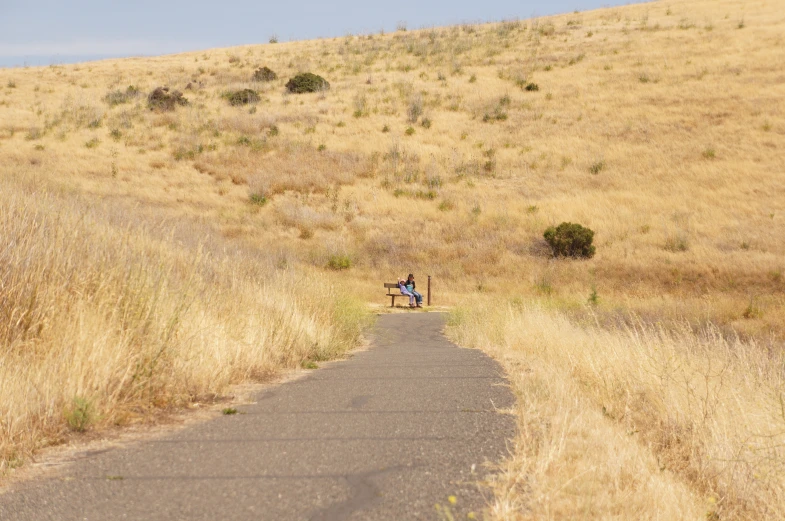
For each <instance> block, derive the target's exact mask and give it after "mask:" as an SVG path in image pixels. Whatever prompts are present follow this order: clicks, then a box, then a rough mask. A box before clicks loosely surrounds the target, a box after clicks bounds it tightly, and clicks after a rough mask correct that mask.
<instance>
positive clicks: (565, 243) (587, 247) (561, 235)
mask: <svg viewBox="0 0 785 521" xmlns="http://www.w3.org/2000/svg"><path fill="white" fill-rule="evenodd" d="M543 237H545V240H546V241H547V242H548V244H549V245H550V247H551V250H553V256H554V257H573V258H577V257H584V258H587V259H590V258H592V257H593V256H594V252H595V248H594V246H592V241H593V240H594V232H593V231H592V230H590V229H589V228H584V227H583V226H581V225H580V224H577V223H567V222H564V223H561V224H560V225H559V226H556V227H555V228H554V227H553V226H551V227H550V228H548V229H547V230H545V233H544V234H543Z"/></svg>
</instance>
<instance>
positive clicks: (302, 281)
mask: <svg viewBox="0 0 785 521" xmlns="http://www.w3.org/2000/svg"><path fill="white" fill-rule="evenodd" d="M781 63H785V10H783V9H782V5H781V3H780V2H777V1H770V0H759V1H752V2H741V1H739V0H720V1H708V0H689V1H671V0H663V1H657V2H653V3H647V4H640V5H631V6H625V7H620V8H612V9H602V10H597V11H590V12H583V13H570V14H565V15H561V16H554V17H547V18H540V19H531V20H525V21H523V20H521V21H517V20H516V21H507V22H501V23H495V24H484V25H478V24H465V25H462V26H456V27H447V28H433V29H424V30H417V31H403V30H401V31H397V32H395V33H392V34H366V35H347V36H346V37H342V38H335V39H330V40H314V41H302V42H291V43H277V44H264V45H250V46H243V47H235V48H230V49H214V50H209V51H201V52H194V53H186V54H181V55H174V56H164V57H159V58H136V59H124V60H107V61H102V62H94V63H89V64H80V65H62V66H51V67H42V68H25V69H0V165H2V170H3V171H2V175H3V178H4V180H3V186H2V195H0V198H2V201H3V204H2V207H1V208H0V210H2V212H3V213H2V215H1V217H2V219H3V223H2V237H3V243H2V245H0V247H2V248H4V249H3V250H0V252H2V255H3V256H5V257H4V258H3V263H2V264H0V269H2V270H6V271H7V273H6V272H4V273H3V281H4V282H3V283H4V284H5V285H4V286H3V287H2V291H3V293H2V295H0V296H1V297H2V298H3V299H5V300H4V301H3V305H4V308H3V311H2V312H3V313H8V315H7V317H6V316H5V315H4V320H6V318H8V320H7V322H8V323H9V324H11V327H10V328H9V329H8V332H3V335H4V337H3V338H4V340H3V342H4V344H3V348H4V350H5V351H4V354H3V355H2V356H4V357H5V358H4V359H3V360H2V362H3V363H2V364H0V368H2V369H0V371H9V374H13V375H14V376H13V377H10V376H9V377H7V378H0V382H2V384H0V385H2V386H3V387H2V397H3V398H2V403H0V407H3V415H2V416H0V418H5V417H14V418H17V417H18V418H20V419H19V420H14V422H16V423H14V422H12V423H10V424H9V423H3V424H2V427H3V429H4V431H3V434H2V436H3V438H2V440H1V441H0V443H3V445H2V447H3V458H4V461H5V462H6V463H4V464H5V465H7V464H8V463H7V462H9V461H12V460H13V458H17V457H21V456H15V455H27V454H29V453H30V451H31V450H32V449H34V448H35V447H37V446H40V445H42V444H46V443H48V442H50V441H47V440H52V439H53V436H54V438H56V437H57V436H56V433H57V432H62V429H65V428H66V427H67V423H68V422H67V420H68V419H69V418H71V419H72V420H73V418H74V416H73V414H74V412H73V411H74V409H75V406H74V402H73V400H74V397H80V399H81V398H84V397H85V396H87V397H90V399H91V400H94V401H95V402H96V404H97V405H96V407H97V408H98V409H99V410H100V413H101V414H102V415H104V416H105V417H106V418H107V420H106V421H111V420H112V419H113V418H121V417H122V416H123V415H124V414H128V411H129V410H132V408H133V407H140V406H151V405H156V404H158V402H159V401H160V402H161V403H162V404H166V403H185V402H187V401H188V400H189V399H193V397H194V396H196V395H198V394H199V393H205V392H207V393H219V392H221V390H222V389H225V386H226V385H228V384H229V383H230V382H237V381H242V380H243V379H246V378H249V377H250V378H252V377H254V375H253V374H250V373H254V372H255V371H260V369H259V367H262V368H263V370H261V372H263V373H264V372H267V371H273V370H275V369H276V368H278V367H281V366H282V365H292V364H296V363H299V362H300V361H302V360H303V359H306V358H308V357H311V356H314V354H313V352H312V351H310V349H311V348H309V347H308V346H311V345H318V346H322V347H319V348H316V351H317V352H320V350H321V349H326V348H325V347H324V346H328V345H329V346H333V347H330V348H329V349H327V351H328V353H326V354H324V356H328V355H330V354H333V353H338V352H341V351H342V350H344V349H345V348H346V347H347V346H349V345H351V343H352V342H353V341H354V339H356V335H357V331H358V328H359V327H360V324H361V323H362V318H361V316H360V315H359V314H358V312H357V311H356V310H355V308H354V307H353V305H352V304H350V303H348V302H349V301H346V300H344V299H343V298H338V299H335V298H333V297H334V292H335V291H338V293H340V294H344V293H346V294H352V295H354V296H355V297H356V298H359V299H360V300H367V301H372V302H378V303H381V302H383V297H382V293H383V290H381V282H382V281H383V280H388V279H393V278H394V277H395V276H396V275H405V274H406V273H408V272H414V273H416V274H417V275H418V282H420V284H419V286H422V285H423V282H424V276H425V275H426V274H432V275H433V276H434V283H435V286H434V290H435V297H436V303H438V304H447V305H450V304H456V303H466V302H467V300H468V299H472V301H476V302H478V303H481V304H478V305H477V306H473V307H472V308H470V309H464V310H463V311H459V312H457V313H456V314H455V315H454V324H453V327H452V328H451V332H452V333H451V334H452V335H453V336H455V338H457V339H458V340H460V341H461V342H464V343H466V344H467V345H472V346H480V347H483V348H485V349H487V350H489V352H492V353H494V354H495V355H496V356H497V357H499V358H500V359H501V360H502V361H504V362H505V363H506V364H507V367H508V369H509V372H510V376H511V378H512V380H513V383H514V385H515V386H516V389H517V390H518V392H519V398H520V400H519V412H520V417H521V421H520V423H521V436H520V439H519V440H518V445H517V449H516V452H515V454H514V456H513V457H512V458H511V459H510V460H509V461H508V462H507V467H506V470H505V472H504V473H503V475H502V477H501V478H500V480H499V482H498V483H497V485H498V487H497V492H498V494H497V501H496V503H495V504H494V507H493V508H494V513H495V515H496V516H497V517H498V518H501V519H507V518H516V517H520V518H524V519H526V518H530V519H542V518H546V519H568V518H575V517H581V518H586V519H607V518H618V519H629V518H641V519H678V518H684V519H696V518H700V517H704V516H706V515H709V516H710V518H712V519H764V518H771V519H776V518H781V517H782V516H783V508H784V507H783V505H785V500H784V499H783V497H782V494H783V490H782V483H783V482H785V479H783V474H782V465H783V463H782V461H783V458H782V456H783V455H782V453H781V448H779V445H778V443H779V444H781V443H782V440H781V439H780V438H777V436H780V437H781V435H782V432H783V423H782V422H783V420H782V417H781V414H780V412H778V411H780V410H781V409H778V408H777V407H778V406H777V404H778V403H779V404H780V405H781V403H782V402H781V401H782V398H781V397H782V392H783V382H782V379H781V367H782V358H781V353H782V341H783V334H784V333H785V274H784V273H783V270H785V241H783V240H782V238H783V237H785V210H784V209H783V201H785V156H784V155H783V150H785V120H784V119H783V109H785V75H783V72H782V70H781V67H780V66H779V64H781ZM259 66H268V67H270V68H271V69H273V70H274V71H276V72H277V73H278V75H279V78H278V79H277V80H275V81H273V82H269V83H256V82H252V81H251V77H252V74H253V72H254V70H255V69H256V68H257V67H259ZM301 71H311V72H314V73H318V74H320V75H322V76H324V77H325V78H326V79H327V80H328V81H330V83H331V88H330V89H329V90H327V91H323V92H320V93H314V94H305V95H292V94H288V93H287V92H286V90H285V88H284V84H285V83H286V81H287V80H288V78H290V77H291V76H293V75H294V74H296V73H297V72H301ZM532 84H534V85H536V86H537V89H536V90H535V89H534V87H528V89H529V90H527V86H529V85H532ZM131 85H133V86H134V88H135V89H138V94H136V93H135V92H136V91H134V90H131V91H128V90H127V89H128V87H129V86H131ZM158 86H168V87H170V88H171V89H179V90H181V91H182V92H183V93H184V95H185V97H186V98H188V100H189V105H188V106H184V107H178V108H177V109H176V110H175V111H173V112H165V113H161V112H156V111H150V110H149V109H148V107H147V103H146V95H147V94H148V93H149V92H151V91H152V90H153V89H154V88H156V87H158ZM243 88H250V89H253V90H255V91H257V92H258V93H259V95H260V97H261V100H260V102H259V103H256V104H250V105H245V106H240V107H234V106H231V105H230V104H229V103H228V102H227V100H226V99H225V97H224V94H226V93H227V92H229V91H232V90H237V89H243ZM562 221H572V222H579V223H581V224H583V225H586V226H588V227H590V228H592V229H593V230H595V232H596V235H595V244H596V246H597V254H596V256H595V257H594V258H592V259H590V260H585V261H565V260H554V259H552V258H551V257H550V255H549V251H548V247H547V245H546V244H545V243H544V241H543V239H542V233H543V231H544V230H545V228H546V227H548V226H549V225H552V224H558V223H560V222H562ZM39 223H41V224H39ZM172 230H180V231H172ZM183 230H184V231H183ZM74 231H76V232H78V233H75V232H74ZM15 236H19V237H20V239H19V240H15V242H14V241H7V240H6V237H15ZM25 237H27V239H24V238H25ZM58 241H59V242H58ZM17 244H24V245H25V246H24V247H23V248H22V247H20V246H17ZM105 244H106V246H104V245H105ZM205 245H206V246H205ZM203 251H206V252H208V253H209V254H201V253H200V252H203ZM61 252H62V253H61ZM6 257H7V258H8V259H10V260H9V261H6V260H5V258H6ZM194 259H196V261H194ZM72 274H73V275H72ZM6 281H16V282H14V283H13V284H10V283H8V282H6ZM159 281H163V282H159ZM82 284H85V285H84V286H83V285H82ZM8 288H11V289H8ZM30 288H35V289H33V290H31V289H30ZM211 288H215V289H214V290H213V289H211ZM335 288H340V289H338V290H336V289H335ZM185 289H187V290H189V291H184V290H185ZM94 292H97V293H95V295H96V296H95V297H94V296H93V295H94ZM31 294H32V295H34V296H35V299H34V300H31V297H30V295H31ZM193 295H197V297H193ZM590 295H592V296H593V298H592V299H591V303H589V304H587V299H588V298H589V296H590ZM137 301H138V302H137ZM159 301H160V302H159ZM9 302H10V304H8V303H9ZM186 304H188V305H187V306H186ZM124 306H126V307H128V311H123V310H124V309H126V308H125V307H124ZM134 306H141V308H138V309H137V308H136V307H134ZM183 306H185V308H186V310H187V313H185V314H184V315H182V317H181V313H180V311H179V310H180V309H181V307H183ZM6 308H7V309H8V310H9V311H6ZM28 308H29V309H34V310H39V308H40V311H36V313H41V315H40V316H45V317H46V319H45V320H42V321H40V322H35V323H34V324H36V325H35V327H33V326H32V325H27V322H26V321H27V320H28V319H27V318H23V317H25V316H27V315H25V313H27V312H26V311H25V310H26V309H28ZM251 309H252V310H254V311H253V312H250V314H249V311H248V310H251ZM259 310H265V311H259ZM266 310H273V311H270V312H269V313H271V316H272V317H273V318H271V319H270V320H271V322H272V323H271V324H270V325H269V327H270V329H269V331H270V333H269V334H270V335H272V334H273V333H271V332H276V334H281V335H284V339H283V340H280V341H279V340H276V339H271V338H269V337H268V336H266V335H268V332H266V331H268V330H267V329H265V328H264V327H262V326H264V325H266V324H267V319H266V315H267V313H268V311H266ZM44 311H46V313H48V314H46V313H44ZM82 312H84V313H86V316H87V317H89V318H85V319H84V320H74V317H76V316H81V315H78V313H82ZM289 313H292V314H294V315H296V317H295V318H292V316H291V315H289ZM129 314H130V315H129ZM127 316H132V317H134V318H133V320H132V321H131V322H126V320H127V319H126V318H123V317H127ZM170 321H175V322H176V323H177V327H176V328H175V329H176V330H177V331H179V332H180V333H179V335H175V336H176V338H177V342H175V344H173V347H171V348H170V347H169V346H170V336H168V335H171V333H170V326H168V325H167V324H169V323H170ZM201 321H206V325H204V326H201V325H199V324H201ZM277 321H282V322H281V324H284V325H282V326H280V327H278V326H276V325H275V324H276V323H277ZM148 323H149V325H147V324H148ZM31 324H33V323H31ZM83 324H85V325H83ZM481 325H482V327H481ZM3 327H5V326H3ZM39 327H40V331H39V329H38V328H39ZM260 328H261V329H260ZM323 329H324V331H325V332H322V331H323ZM59 331H70V333H69V335H71V336H68V335H64V336H60V337H58V336H57V335H55V334H54V332H59ZM47 335H49V336H47ZM140 335H141V336H140ZM145 335H151V336H150V337H148V336H145ZM257 335H261V337H262V340H259V339H258V338H257ZM319 335H327V336H326V337H320V336H319ZM6 337H7V339H8V340H6ZM236 337H239V338H240V339H241V341H240V342H239V344H237V345H235V340H236ZM149 338H152V340H149ZM304 338H305V339H307V340H305V341H304V340H303V339H304ZM78 339H79V340H78ZM190 342H196V344H197V345H196V346H193V345H191V344H190ZM93 344H95V345H94V346H93V347H90V346H91V345H93ZM116 345H119V346H121V349H120V350H119V352H121V353H131V354H130V355H129V354H118V353H115V349H116V348H115V346H116ZM163 345H166V346H167V348H166V350H165V351H166V352H167V353H169V352H171V355H170V358H167V362H166V364H159V363H158V361H157V358H156V356H155V353H156V352H157V351H156V349H160V348H161V346H163ZM238 345H239V346H241V347H238ZM6 346H7V347H6ZM33 346H34V348H33ZM69 346H70V347H69ZM75 346H78V349H79V350H80V351H79V354H78V356H74V355H72V354H71V351H70V350H71V349H76V347H75ZM156 346H158V347H156ZM238 349H239V350H240V352H238V353H237V354H236V355H234V354H233V355H231V356H229V355H227V352H231V353H235V350H238ZM227 350H228V351H227ZM194 353H198V355H194ZM262 355H263V356H262ZM192 356H193V358H192ZM319 356H322V355H319ZM118 357H119V360H118V361H117V362H116V363H115V362H111V360H113V359H115V358H118ZM257 357H260V358H257ZM64 359H66V360H81V362H79V364H78V365H67V364H66V365H62V364H61V361H62V360H64ZM204 360H212V361H213V362H211V363H210V364H207V365H208V366H209V367H203V366H204V364H203V362H204ZM259 360H262V361H263V362H260V361H259ZM129 361H130V362H129ZM140 361H141V362H140ZM129 363H130V364H132V365H128V364H129ZM150 363H152V364H153V365H154V367H155V368H156V371H158V368H160V367H165V369H162V370H161V372H157V373H156V372H155V371H153V372H152V373H151V374H154V375H155V378H152V377H151V378H149V379H148V380H149V381H148V380H144V379H143V380H144V385H142V389H143V391H144V393H148V394H140V393H142V391H141V390H139V389H137V387H136V386H138V385H141V384H137V381H138V379H139V378H140V376H138V375H137V373H138V371H139V369H138V367H143V368H144V367H147V365H149V364H150ZM92 364H98V365H100V366H103V369H101V370H100V371H96V370H94V369H93V367H92ZM118 364H119V365H118ZM133 364H137V365H133ZM138 364H141V365H138ZM145 364H147V365H145ZM259 364H261V366H259ZM21 367H26V369H24V370H22V369H20V368H21ZM27 367H31V368H30V369H27ZM248 367H255V368H256V369H250V370H249V369H248ZM38 368H40V371H39V369H38ZM36 371H39V372H37V373H36ZM58 371H60V372H63V371H65V372H67V373H68V374H64V375H62V378H65V382H66V383H65V384H63V385H62V386H60V385H59V384H55V383H54V382H52V381H49V380H46V378H47V375H48V374H59V373H58ZM145 371H148V369H144V370H142V373H140V374H146V373H145ZM150 371H152V370H150ZM213 372H216V373H219V374H220V375H222V377H221V378H217V377H215V376H214V375H213ZM36 374H37V375H38V376H37V378H40V379H41V380H39V381H40V382H41V383H40V386H43V387H36V386H35V385H33V384H28V382H33V381H35V378H36V376H35V375H36ZM31 375H32V376H31ZM0 376H5V374H3V375H0ZM88 376H89V378H88ZM214 381H217V382H218V384H216V385H214V384H212V383H211V382H214ZM45 382H48V383H46V385H45ZM96 386H97V388H98V389H99V391H100V392H99V391H95V390H94V389H95V388H96ZM145 386H146V387H145ZM60 387H62V390H61V389H60ZM33 388H35V389H36V390H34V391H33V390H30V389H33ZM40 388H43V389H45V392H42V391H40V390H39V389H40ZM88 391H89V392H88ZM8 397H13V399H9V398H8ZM17 397H18V398H17ZM80 403H81V402H80ZM140 404H141V405H140ZM6 409H7V410H8V411H14V412H13V414H14V415H15V416H6V414H5V411H6ZM76 409H78V408H76ZM63 411H65V412H66V414H63ZM72 423H73V422H72ZM38 425H41V426H42V427H41V428H40V429H39V427H37V426H38ZM30 426H36V427H35V429H37V430H30V429H31V427H30ZM57 429H61V430H60V431H58V430H57ZM27 431H30V432H32V434H29V435H28V434H24V432H27ZM52 433H55V434H52ZM606 482H607V483H612V484H613V486H612V487H606V486H604V485H605V484H606Z"/></svg>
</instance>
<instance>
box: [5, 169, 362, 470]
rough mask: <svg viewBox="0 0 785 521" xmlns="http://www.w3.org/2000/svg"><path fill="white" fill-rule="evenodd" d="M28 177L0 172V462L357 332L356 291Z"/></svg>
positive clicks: (249, 375) (334, 345) (204, 393)
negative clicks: (351, 294)
mask: <svg viewBox="0 0 785 521" xmlns="http://www.w3.org/2000/svg"><path fill="white" fill-rule="evenodd" d="M34 184H35V185H36V186H32V185H31V184H29V183H26V182H22V183H19V182H14V181H11V180H9V179H3V180H2V181H0V187H1V188H0V233H1V234H2V237H3V241H4V244H3V247H2V249H0V342H1V343H2V344H1V345H2V350H1V351H0V396H2V400H0V472H3V471H5V470H7V469H8V468H9V467H10V468H13V467H14V466H17V465H20V464H21V463H22V462H23V461H24V460H25V459H27V457H28V456H30V454H31V453H32V452H33V451H35V450H36V449H38V448H40V447H43V446H46V445H50V444H53V443H57V442H58V441H60V440H61V439H62V438H63V436H64V433H66V432H67V431H68V430H77V431H81V430H85V429H87V428H92V427H95V426H100V425H106V424H118V425H122V424H126V423H129V422H133V421H137V420H139V419H144V413H145V412H146V411H147V410H149V409H150V408H152V407H156V408H161V407H171V406H182V405H185V404H187V403H189V402H191V401H195V400H205V399H207V400H209V399H211V397H214V396H217V395H220V393H222V392H224V391H225V390H226V389H227V387H228V386H229V385H230V384H233V383H239V382H244V381H249V380H259V379H262V378H266V377H268V376H270V375H272V374H274V373H275V372H276V371H279V370H280V369H281V368H286V367H297V366H299V365H300V364H301V363H303V362H305V361H308V360H320V359H328V358H333V357H335V356H338V355H340V354H341V353H343V352H344V351H345V350H346V349H348V348H350V347H352V346H353V345H354V344H355V342H356V340H357V336H358V335H359V331H360V328H361V326H362V323H363V320H364V319H363V317H364V316H365V313H364V311H363V307H362V305H361V304H359V303H358V302H355V301H352V300H349V299H347V298H345V297H344V296H343V294H342V293H340V292H336V291H335V290H334V289H333V288H331V287H330V286H329V285H328V284H327V283H325V282H323V281H321V280H319V279H318V278H317V277H315V276H313V275H309V274H307V273H303V272H302V271H299V272H297V273H295V272H292V271H291V270H287V269H280V268H277V267H276V266H275V264H274V263H275V262H276V258H275V256H272V255H270V256H266V257H262V256H260V255H259V253H258V252H256V251H248V250H247V249H246V250H243V249H242V248H238V247H236V246H235V247H232V246H230V245H228V244H224V243H223V241H222V240H220V238H215V237H211V236H209V235H207V236H205V235H204V232H205V230H204V229H203V228H202V227H199V226H194V225H192V224H189V223H183V222H177V221H176V220H171V219H161V217H160V216H157V218H156V217H154V216H151V217H148V218H145V217H144V216H143V215H141V214H137V215H136V218H137V219H138V220H137V221H136V222H133V223H132V222H129V221H128V220H127V217H128V212H129V210H130V209H129V208H127V207H125V206H123V205H110V204H108V203H101V204H98V205H96V204H94V203H93V204H91V203H89V202H88V201H87V200H85V199H84V198H82V197H79V196H73V195H71V196H65V195H61V194H56V193H52V192H51V191H49V190H47V189H46V188H44V187H42V186H38V185H40V184H41V183H39V182H37V181H36V182H35V183H34Z"/></svg>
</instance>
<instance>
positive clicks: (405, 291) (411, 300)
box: [398, 277, 414, 308]
mask: <svg viewBox="0 0 785 521" xmlns="http://www.w3.org/2000/svg"><path fill="white" fill-rule="evenodd" d="M398 288H399V289H400V290H401V295H406V296H407V297H409V307H410V308H413V307H414V295H413V294H412V292H411V291H409V290H408V289H407V288H406V281H405V280H403V279H402V278H400V277H398Z"/></svg>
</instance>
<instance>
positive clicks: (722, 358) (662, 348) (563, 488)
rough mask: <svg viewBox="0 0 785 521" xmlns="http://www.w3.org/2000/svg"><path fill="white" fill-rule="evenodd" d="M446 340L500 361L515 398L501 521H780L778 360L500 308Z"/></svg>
mask: <svg viewBox="0 0 785 521" xmlns="http://www.w3.org/2000/svg"><path fill="white" fill-rule="evenodd" d="M449 331H450V334H451V335H452V336H453V337H454V338H455V339H456V340H457V341H459V342H461V343H462V344H464V345H470V346H475V347H482V348H485V349H488V350H489V351H490V352H492V353H493V354H495V356H497V357H498V358H500V359H501V360H502V361H503V362H504V363H505V364H506V365H507V368H508V369H509V373H510V376H511V379H512V380H513V385H514V387H515V389H516V391H517V392H518V393H519V397H520V399H519V415H520V427H521V432H520V437H519V440H518V445H517V449H516V452H515V455H514V456H513V458H512V459H511V460H510V462H508V464H507V466H506V467H505V472H504V474H503V476H502V477H501V478H500V481H499V482H498V483H497V486H498V492H499V494H498V495H497V501H496V503H495V505H494V509H495V512H496V518H497V519H542V518H545V517H548V518H556V519H569V518H574V517H578V516H580V517H581V518H583V519H606V518H608V517H618V518H622V519H696V517H699V516H702V515H703V516H706V517H707V518H709V519H782V518H783V517H785V466H784V465H783V461H785V408H783V396H785V395H784V394H783V393H785V379H784V378H783V374H782V369H781V368H782V365H783V362H785V359H784V358H783V353H782V352H781V351H771V350H767V349H765V348H764V346H763V345H759V344H757V343H756V342H754V341H742V340H740V339H739V338H738V337H733V336H731V337H727V336H724V335H722V334H721V333H720V332H719V331H718V330H717V329H716V328H714V327H712V326H708V327H706V328H704V329H702V330H699V331H694V330H692V329H691V328H689V327H678V326H673V325H672V326H670V327H666V326H664V325H661V324H646V323H643V322H642V321H639V320H637V319H635V318H634V317H631V318H630V320H629V321H628V322H627V325H617V326H615V327H608V328H603V327H599V326H597V325H592V324H589V323H587V324H576V323H574V322H573V321H571V320H569V319H568V318H567V317H566V316H564V315H563V314H561V313H559V312H557V311H548V310H547V309H545V308H543V307H540V306H537V305H534V304H529V305H523V304H521V303H520V302H513V303H512V304H507V303H505V302H503V301H498V300H497V301H487V302H485V303H484V304H482V305H479V306H473V307H472V308H462V309H459V310H457V311H456V312H454V313H453V315H452V320H451V325H450V329H449ZM663 508H665V509H666V511H667V512H668V513H667V514H664V513H663V510H662V509H663Z"/></svg>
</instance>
